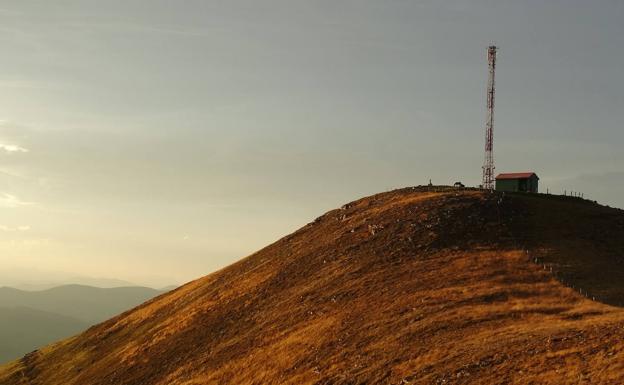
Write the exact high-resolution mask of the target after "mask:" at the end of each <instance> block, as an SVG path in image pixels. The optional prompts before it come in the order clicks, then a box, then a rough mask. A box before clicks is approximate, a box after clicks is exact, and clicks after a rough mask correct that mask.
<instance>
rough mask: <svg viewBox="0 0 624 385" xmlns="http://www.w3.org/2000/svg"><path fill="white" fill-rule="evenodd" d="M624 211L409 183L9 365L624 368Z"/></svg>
mask: <svg viewBox="0 0 624 385" xmlns="http://www.w3.org/2000/svg"><path fill="white" fill-rule="evenodd" d="M623 252H624V213H623V212H622V211H620V210H617V209H612V208H608V207H604V206H600V205H598V204H595V203H594V202H590V201H587V200H581V199H578V198H572V197H559V196H550V195H534V194H506V195H502V194H499V193H490V192H484V191H480V190H471V189H451V188H406V189H401V190H396V191H392V192H387V193H382V194H378V195H374V196H371V197H367V198H363V199H360V200H358V201H355V202H352V203H349V204H346V205H344V206H343V207H342V208H340V209H336V210H333V211H330V212H328V213H327V214H325V215H323V216H321V217H319V218H317V219H316V220H315V221H313V222H312V223H310V224H308V225H306V226H305V227H303V228H302V229H300V230H298V231H296V232H295V233H293V234H291V235H288V236H286V237H284V238H283V239H281V240H279V241H277V242H276V243H274V244H272V245H270V246H268V247H266V248H264V249H262V250H260V251H259V252H257V253H255V254H253V255H251V256H249V257H247V258H245V259H243V260H241V261H240V262H238V263H235V264H233V265H231V266H229V267H227V268H225V269H223V270H221V271H218V272H216V273H213V274H211V275H208V276H206V277H204V278H202V279H199V280H196V281H193V282H191V283H188V284H187V285H185V286H183V287H181V288H178V289H177V290H174V291H172V292H170V293H167V294H164V295H161V296H160V297H157V298H155V299H153V300H151V301H149V302H147V303H145V304H143V305H141V306H139V307H137V308H135V309H134V310H131V311H128V312H126V313H124V314H121V315H119V316H117V317H115V318H113V319H111V320H109V321H106V322H104V323H102V324H99V325H97V326H94V327H92V328H90V329H89V330H87V331H86V332H84V333H82V334H80V335H78V336H76V337H73V338H70V339H67V340H64V341H61V342H59V343H56V344H54V345H51V346H48V347H45V348H43V349H41V350H39V351H35V352H32V353H30V354H29V355H27V356H26V357H24V358H23V359H21V360H19V361H15V362H13V363H11V364H9V365H6V366H4V367H2V368H0V383H1V384H6V385H17V384H32V385H52V384H64V385H84V384H89V385H98V384H116V385H122V384H133V385H139V384H141V385H151V384H161V385H173V384H185V385H191V384H193V385H197V384H374V383H379V384H407V383H412V384H449V383H453V384H468V383H470V384H503V383H504V384H512V383H516V384H528V383H536V384H567V383H574V384H578V383H587V384H590V383H591V384H599V383H600V384H610V383H614V384H615V383H624V364H623V363H624V342H622V341H624V310H622V309H621V308H620V307H618V306H613V305H620V302H624V259H623V257H622V255H624V253H623Z"/></svg>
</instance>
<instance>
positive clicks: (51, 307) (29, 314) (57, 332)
mask: <svg viewBox="0 0 624 385" xmlns="http://www.w3.org/2000/svg"><path fill="white" fill-rule="evenodd" d="M167 289H169V287H168V288H167ZM165 291H167V290H155V289H151V288H148V287H115V288H106V289H104V288H97V287H92V286H84V285H65V286H59V287H54V288H51V289H47V290H41V291H25V290H19V289H15V288H11V287H1V288H0V363H2V362H6V361H9V360H12V359H15V358H18V357H20V356H22V355H24V354H26V353H28V352H30V351H32V350H34V349H37V348H39V347H41V346H43V345H46V344H48V343H50V342H53V341H56V340H59V339H62V338H65V337H69V336H71V335H73V334H76V333H78V332H80V331H82V330H84V329H86V328H88V327H89V326H91V325H94V324H97V323H99V322H101V321H104V320H106V319H108V318H110V317H112V316H114V315H116V314H119V313H121V312H124V311H126V310H128V309H131V308H133V307H135V306H136V305H139V304H141V303H143V302H145V301H147V300H149V299H151V298H153V297H155V296H157V295H159V294H162V293H164V292H165Z"/></svg>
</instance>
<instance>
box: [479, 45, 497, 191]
mask: <svg viewBox="0 0 624 385" xmlns="http://www.w3.org/2000/svg"><path fill="white" fill-rule="evenodd" d="M496 49H497V47H496V46H494V45H491V46H489V47H488V50H487V57H488V68H489V76H488V87H487V119H486V121H485V160H484V162H483V181H482V186H483V188H484V189H488V190H492V189H494V152H493V147H494V146H493V144H494V72H495V70H496Z"/></svg>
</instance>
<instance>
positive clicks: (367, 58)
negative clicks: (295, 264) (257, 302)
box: [0, 0, 624, 287]
mask: <svg viewBox="0 0 624 385" xmlns="http://www.w3.org/2000/svg"><path fill="white" fill-rule="evenodd" d="M622 20H624V3H623V2H621V1H616V0H611V1H607V0H598V1H592V2H588V1H584V0H583V1H581V0H565V1H564V0H552V1H548V2H544V1H541V0H540V1H538V0H524V1H518V0H514V1H512V0H496V1H494V0H492V1H485V0H448V1H442V0H412V1H407V0H385V1H379V0H358V1H356V0H344V1H340V0H339V1H336V0H331V1H330V0H318V1H313V0H308V1H297V0H284V1H277V0H265V1H257V0H249V1H238V0H228V1H216V0H212V1H211V0H202V1H195V0H185V1H171V0H167V1H164V0H123V1H121V0H109V1H106V2H104V1H96V0H71V1H70V0H58V1H54V2H51V1H46V0H40V1H34V0H0V50H1V51H2V54H1V58H2V59H1V60H0V286H1V285H2V284H3V282H2V279H4V280H5V283H6V282H7V280H8V278H7V277H10V278H11V280H12V282H13V281H20V280H21V281H24V282H26V281H43V280H45V279H46V277H56V278H55V279H59V280H63V279H70V278H68V277H78V276H80V277H100V278H109V279H115V280H123V281H128V282H132V283H135V284H141V285H149V286H154V287H159V286H165V285H170V284H179V283H183V282H186V281H188V280H191V279H194V278H198V277H200V276H203V275H206V274H208V273H210V272H212V271H215V270H217V269H219V268H222V267H224V266H226V265H228V264H230V263H232V262H234V261H236V260H238V259H240V258H242V257H244V256H246V255H249V254H250V253H252V252H254V251H256V250H258V249H260V248H262V247H264V246H266V245H267V244H269V243H271V242H273V241H275V240H277V239H279V238H280V237H282V236H284V235H286V234H288V233H290V232H292V231H294V230H296V229H297V228H299V227H300V226H302V225H304V224H305V223H307V222H310V221H312V220H313V219H314V218H315V217H317V216H319V215H321V214H322V213H324V212H326V211H328V210H330V209H333V208H335V207H339V206H340V205H342V204H343V203H346V202H349V201H352V200H355V199H357V198H360V197H363V196H366V195H370V194H373V193H377V192H381V191H386V190H389V189H393V188H398V187H404V186H414V185H420V184H426V183H428V182H429V179H432V181H433V183H435V184H452V183H454V182H456V181H462V182H464V183H465V184H467V185H472V186H476V185H478V184H479V183H480V177H481V166H482V163H483V146H484V144H483V140H484V124H485V96H486V95H485V90H486V80H487V79H486V78H487V62H486V47H487V46H488V45H490V44H492V43H494V44H497V45H498V46H500V50H499V55H498V66H497V83H496V84H497V91H496V112H495V129H494V157H495V163H496V171H497V172H514V171H528V170H531V171H535V172H536V173H537V174H538V175H539V176H540V178H541V180H540V188H541V190H542V191H545V190H546V189H548V191H550V192H552V193H563V192H564V191H566V192H568V191H578V192H582V193H583V194H584V196H585V197H588V198H590V199H595V200H597V201H598V202H600V203H603V204H608V205H612V206H616V207H624V184H623V182H622V179H623V177H624V152H623V151H622V150H621V148H622V145H623V144H624V130H623V129H622V128H623V122H624V109H623V108H622V106H624V77H623V76H622V75H621V69H622V68H624V23H622ZM3 274H4V275H3ZM3 277H4V278H3Z"/></svg>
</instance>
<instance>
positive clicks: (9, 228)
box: [0, 225, 30, 231]
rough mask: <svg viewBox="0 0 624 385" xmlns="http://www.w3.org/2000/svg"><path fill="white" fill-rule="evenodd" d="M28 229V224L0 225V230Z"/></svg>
mask: <svg viewBox="0 0 624 385" xmlns="http://www.w3.org/2000/svg"><path fill="white" fill-rule="evenodd" d="M28 230H30V226H27V225H25V226H17V227H10V226H5V225H0V231H28Z"/></svg>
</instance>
